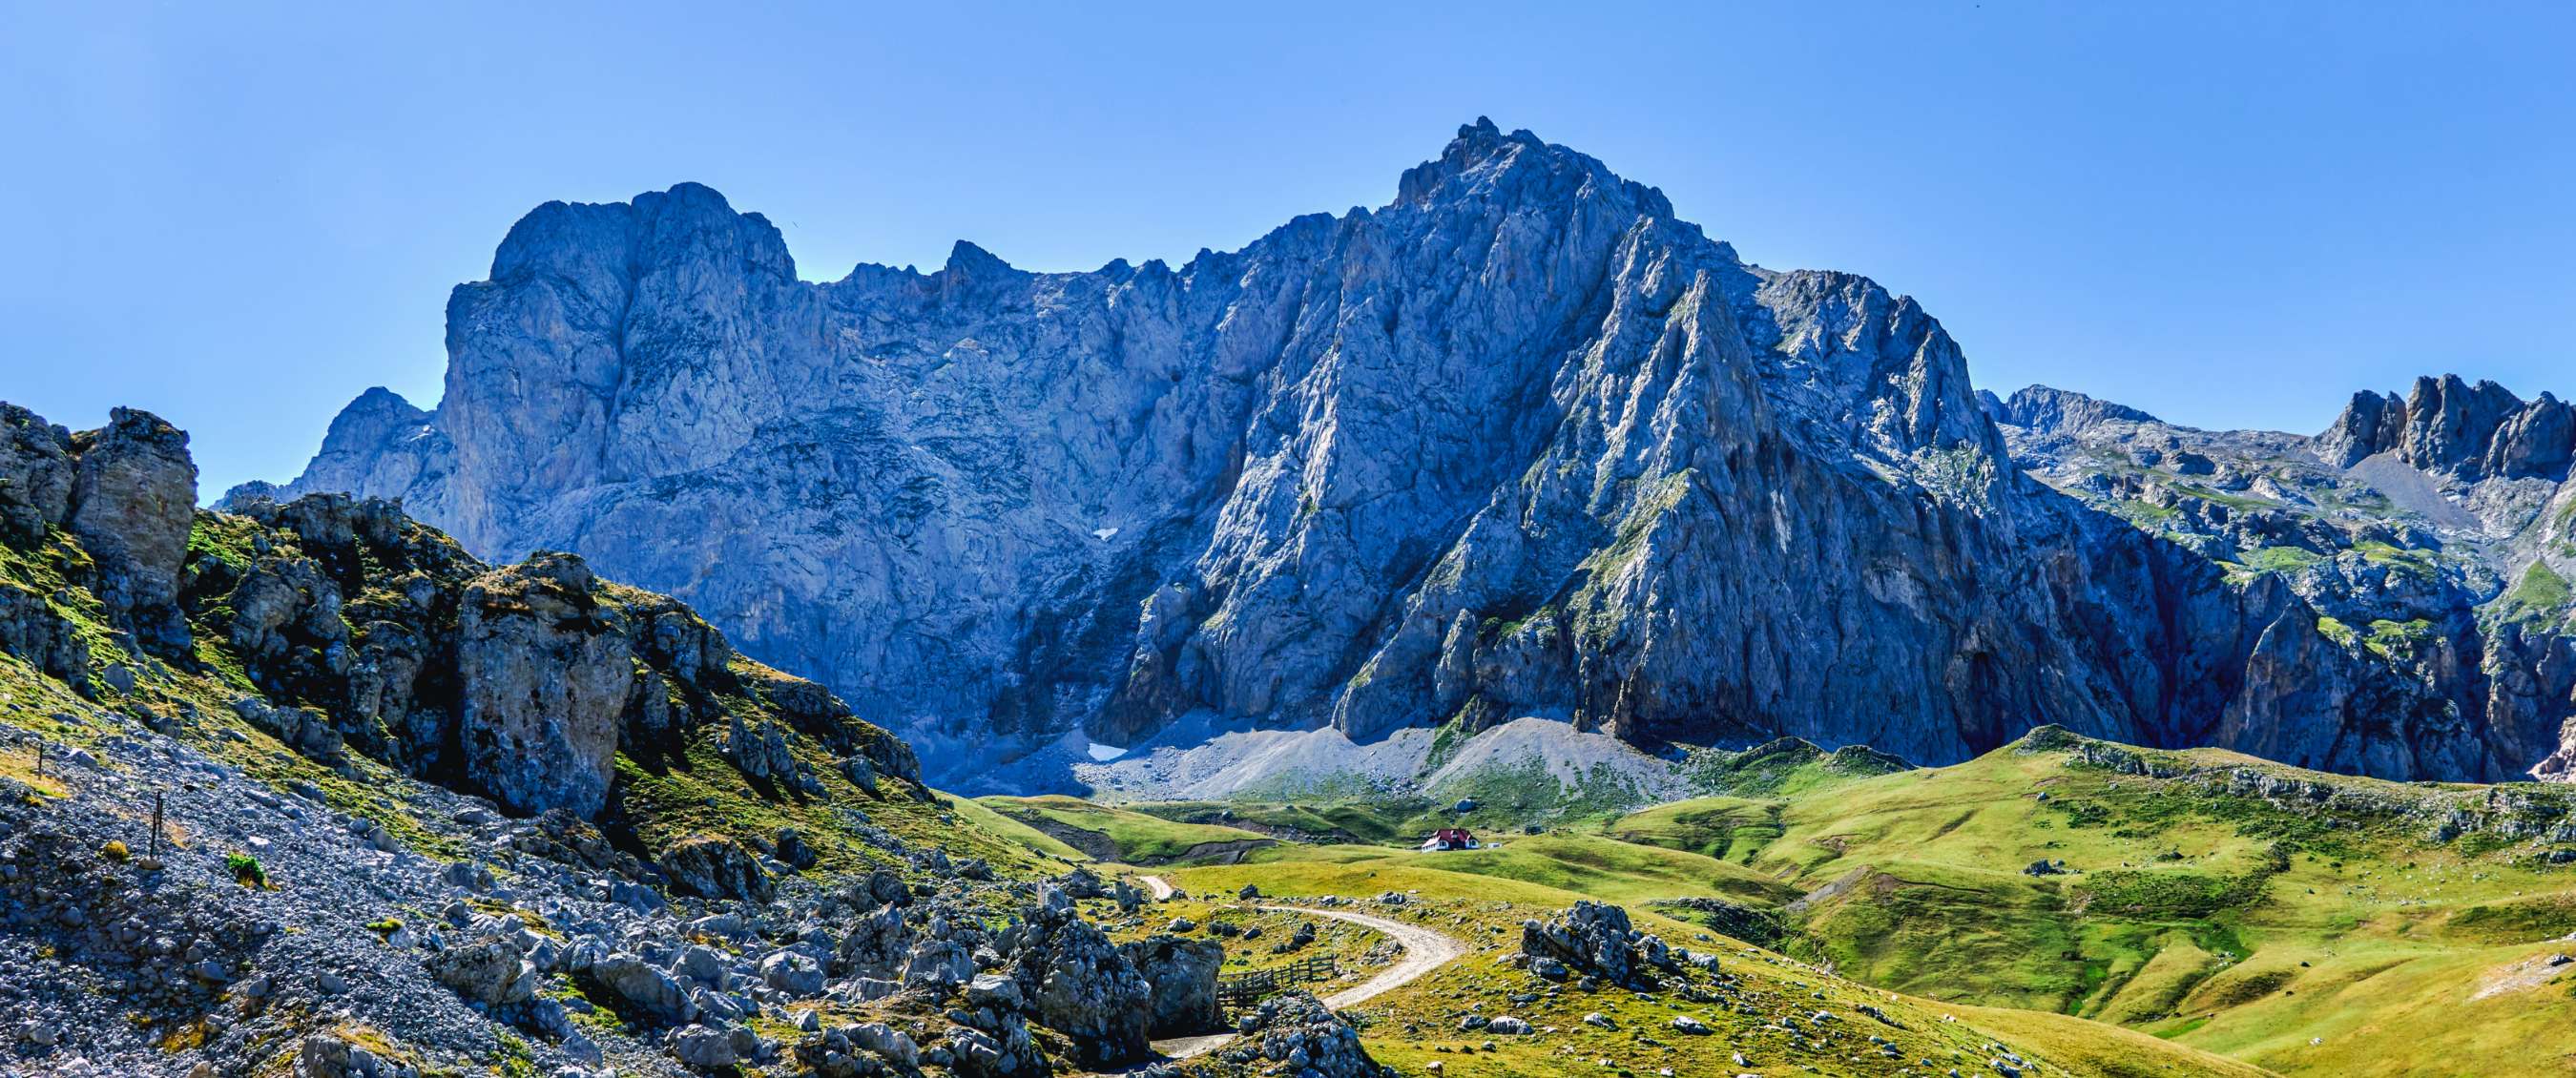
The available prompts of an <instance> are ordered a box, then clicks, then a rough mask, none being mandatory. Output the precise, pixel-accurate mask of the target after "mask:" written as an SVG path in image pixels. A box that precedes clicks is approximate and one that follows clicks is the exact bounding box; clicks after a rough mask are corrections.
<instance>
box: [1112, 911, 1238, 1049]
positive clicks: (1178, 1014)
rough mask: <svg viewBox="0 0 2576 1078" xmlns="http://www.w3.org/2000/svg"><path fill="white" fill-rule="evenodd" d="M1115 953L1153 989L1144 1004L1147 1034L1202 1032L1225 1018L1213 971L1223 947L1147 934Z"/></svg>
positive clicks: (1221, 958)
mask: <svg viewBox="0 0 2576 1078" xmlns="http://www.w3.org/2000/svg"><path fill="white" fill-rule="evenodd" d="M1118 951H1119V953H1120V954H1121V955H1123V956H1125V957H1126V959H1127V962H1128V964H1129V965H1132V966H1134V967H1136V972H1137V973H1138V974H1140V975H1142V976H1143V977H1144V978H1145V980H1146V981H1147V982H1148V983H1150V984H1151V985H1152V986H1153V995H1152V996H1151V998H1150V999H1149V1000H1148V1002H1147V1004H1146V1013H1147V1015H1148V1017H1147V1019H1146V1030H1147V1032H1148V1033H1150V1034H1151V1035H1153V1036H1155V1037H1179V1036H1186V1035H1189V1034H1194V1033H1207V1032H1211V1031H1214V1030H1215V1029H1217V1028H1218V1026H1219V1025H1220V1024H1221V1023H1222V1022H1223V1021H1224V1020H1225V1013H1224V1011H1223V1010H1222V1009H1221V1008H1220V1007H1219V1006H1218V1005H1217V998H1216V980H1217V973H1218V972H1219V970H1220V969H1222V968H1223V967H1224V965H1225V946H1224V945H1223V944H1220V943H1217V942H1216V941H1214V940H1185V939H1175V938H1173V937H1170V936H1151V937H1147V938H1145V939H1142V940H1138V941H1136V942H1134V943H1130V944H1126V945H1124V946H1121V947H1120V948H1119V949H1118Z"/></svg>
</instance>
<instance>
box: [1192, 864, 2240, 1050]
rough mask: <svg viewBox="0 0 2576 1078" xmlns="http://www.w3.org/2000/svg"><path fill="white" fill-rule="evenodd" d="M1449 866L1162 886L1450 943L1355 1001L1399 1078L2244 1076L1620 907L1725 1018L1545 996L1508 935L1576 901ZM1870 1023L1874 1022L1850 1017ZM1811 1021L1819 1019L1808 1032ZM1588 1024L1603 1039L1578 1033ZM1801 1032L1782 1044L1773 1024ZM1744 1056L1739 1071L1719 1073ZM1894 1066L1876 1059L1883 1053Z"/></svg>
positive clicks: (1682, 1004)
mask: <svg viewBox="0 0 2576 1078" xmlns="http://www.w3.org/2000/svg"><path fill="white" fill-rule="evenodd" d="M1463 864H1465V862H1463V861H1460V860H1458V859H1456V858H1455V857H1452V858H1448V859H1435V858H1432V857H1430V856H1428V855H1426V856H1424V857H1422V858H1419V859H1407V858H1370V859H1364V860H1358V861H1351V862H1338V861H1332V860H1323V859H1316V860H1294V859H1285V860H1274V861H1271V862H1268V863H1263V864H1258V865H1237V866H1212V867H1201V868H1191V869H1182V870H1176V871H1172V872H1166V873H1164V875H1165V877H1166V878H1167V879H1170V880H1171V881H1172V882H1173V883H1174V884H1176V885H1178V886H1181V887H1183V888H1185V889H1188V890H1190V891H1192V892H1193V893H1197V894H1219V895H1223V894H1230V893H1232V892H1233V891H1234V890H1235V889H1237V888H1239V887H1241V886H1243V885H1244V884H1247V883H1251V884H1257V885H1259V886H1260V887H1261V888H1262V889H1263V892H1264V894H1265V895H1267V896H1271V897H1270V898H1269V899H1267V900H1271V901H1275V900H1277V899H1278V898H1281V897H1285V898H1290V899H1296V898H1303V897H1315V896H1323V895H1342V896H1353V895H1358V896H1369V895H1376V894H1379V893H1382V892H1386V891H1397V892H1402V893H1404V894H1405V895H1406V901H1405V903H1404V904H1402V905H1400V906H1392V907H1390V906H1384V905H1378V904H1375V903H1363V904H1362V906H1363V908H1365V909H1368V910H1369V911H1370V912H1374V913H1377V914H1379V915H1382V916H1390V917H1396V918H1401V919H1405V920H1410V921H1415V922H1418V923H1421V924H1424V925H1427V926H1430V927H1433V928H1436V929H1439V930H1440V931H1443V932H1446V933H1448V934H1450V935H1452V936H1455V937H1458V938H1460V939H1462V940H1464V941H1466V942H1467V943H1469V944H1470V947H1471V951H1470V953H1469V954H1468V955H1467V956H1466V957H1464V958H1461V959H1459V960H1457V961H1455V962H1453V963H1451V964H1449V965H1447V966H1445V967H1442V968H1441V969H1440V970H1438V971H1437V972H1434V973H1432V974H1430V975H1429V976H1426V977H1424V978H1423V979H1421V980H1419V981H1415V982H1413V983H1411V984H1408V985H1406V986H1404V987H1402V988H1399V989H1397V990H1395V991H1394V992H1391V993H1389V994H1387V995H1385V996H1381V997H1378V998H1377V999H1376V1000H1372V1001H1370V1003H1369V1004H1368V1005H1366V1006H1365V1007H1363V1008H1361V1009H1360V1010H1359V1011H1358V1012H1357V1017H1358V1018H1359V1020H1360V1021H1362V1022H1363V1023H1364V1028H1365V1034H1364V1037H1365V1042H1366V1044H1367V1046H1368V1049H1369V1051H1370V1053H1371V1054H1373V1055H1375V1056H1376V1057H1377V1058H1378V1059H1379V1060H1380V1061H1381V1062H1385V1063H1389V1064H1392V1065H1394V1066H1396V1067H1397V1068H1398V1069H1399V1070H1401V1071H1403V1072H1404V1073H1408V1074H1419V1073H1430V1071H1428V1069H1427V1068H1428V1067H1429V1066H1430V1065H1432V1064H1435V1063H1436V1064H1438V1065H1439V1066H1440V1070H1439V1071H1438V1072H1437V1073H1439V1074H1441V1075H1444V1076H1447V1078H1523V1076H1565V1078H1571V1076H1574V1075H1602V1074H1630V1075H1636V1074H1654V1073H1658V1072H1660V1071H1665V1070H1669V1071H1670V1072H1671V1073H1673V1074H1676V1075H1680V1074H1737V1073H1761V1074H1775V1073H1817V1074H1829V1075H1843V1074H1869V1075H1882V1074H1883V1075H1894V1074H1900V1073H1913V1074H1925V1073H1929V1074H1941V1073H1943V1072H1945V1071H1946V1070H1948V1069H1950V1068H1957V1069H1958V1070H1959V1071H1960V1072H1961V1073H1963V1074H1964V1073H1970V1072H1977V1073H1988V1074H1992V1073H1996V1072H1995V1071H1992V1070H1990V1069H1989V1068H1988V1066H1987V1063H1988V1061H1989V1060H1990V1059H1994V1058H1996V1057H1997V1056H1998V1055H1999V1049H1998V1047H1997V1046H1998V1045H2000V1046H2001V1049H2000V1050H2009V1051H2011V1052H2014V1053H2016V1054H2018V1055H2020V1056H2021V1057H2023V1058H2024V1059H2026V1060H2029V1061H2031V1062H2032V1063H2035V1064H2037V1069H2036V1070H2035V1071H2031V1072H2026V1073H2042V1074H2070V1075H2110V1076H2122V1078H2126V1076H2138V1078H2145V1076H2150V1075H2152V1076H2159V1078H2179V1076H2187V1075H2209V1076H2219V1075H2227V1076H2252V1075H2258V1074H2260V1073H2261V1072H2260V1071H2259V1070H2257V1069H2255V1068H2252V1067H2248V1066H2245V1065H2243V1064H2241V1063H2236V1062H2233V1061H2230V1060H2226V1059H2223V1058H2220V1057H2217V1056H2215V1055H2211V1054H2209V1053H2206V1052H2202V1051H2199V1050H2196V1049H2192V1048H2188V1047H2184V1046H2181V1045H2175V1044H2169V1043H2166V1042H2164V1041H2159V1040H2157V1039H2155V1038H2152V1037H2146V1036H2143V1035H2136V1034H2129V1033H2127V1032H2126V1031H2121V1030H2116V1029H2111V1028H2108V1027H2104V1026H2101V1025H2099V1024H2096V1023H2092V1022H2087V1021H2083V1020H2080V1019H2075V1018H2068V1017H2064V1016H2056V1015H2029V1014H2022V1013H2018V1012H1994V1013H1991V1014H1989V1013H1987V1012H1982V1011H1978V1010H1974V1009H1966V1008H1958V1007H1953V1006H1948V1005H1945V1004H1942V1003H1939V1002H1936V1001H1931V1000H1924V999H1917V998H1913V997H1909V996H1904V995H1901V994H1894V993H1889V992H1885V991H1880V990H1876V989H1872V988H1867V987H1864V986H1862V985H1858V984H1855V983H1852V982H1851V981H1848V980H1845V979H1842V978H1838V977H1834V976H1832V975H1830V974H1828V973H1826V972H1825V971H1823V970H1821V969H1818V968H1816V967H1814V966H1811V965H1808V964H1806V963H1802V962H1799V961H1796V960H1794V959H1791V958H1787V957H1784V956H1781V955H1778V954H1774V953H1771V952H1767V951H1761V950H1757V949H1754V948H1750V947H1746V946H1743V945H1741V944H1738V943H1735V942H1733V941H1730V940H1724V939H1720V938H1717V937H1714V936H1712V935H1709V934H1707V933H1704V932H1701V931H1700V930H1698V929H1697V928H1695V927H1694V926H1691V925H1688V924H1684V923H1681V922H1677V921H1673V920H1670V919H1667V918H1664V917H1660V916H1657V915H1655V914H1652V913H1650V912H1647V911H1645V910H1643V909H1641V908H1636V907H1632V908H1631V913H1632V915H1634V918H1635V921H1636V923H1637V926H1638V927H1639V928H1641V929H1643V930H1646V931H1650V932H1655V933H1658V934H1660V935H1662V936H1664V937H1665V938H1667V939H1669V940H1671V941H1674V942H1675V943H1676V944H1680V945H1686V946H1689V947H1694V948H1699V949H1702V950H1708V951H1714V952H1716V953H1718V954H1719V955H1720V962H1721V966H1722V968H1723V971H1724V972H1725V973H1726V974H1727V975H1729V976H1731V977H1734V978H1736V979H1737V982H1736V985H1735V986H1734V987H1735V992H1736V994H1735V996H1734V999H1735V1000H1736V1004H1735V1005H1734V1006H1722V1005H1717V1004H1714V1003H1711V1002H1700V1001H1694V1000H1691V999H1687V998H1683V997H1681V996H1679V995H1675V996H1657V995H1653V994H1642V993H1631V992H1625V991H1619V990H1615V989H1603V990H1600V991H1591V992H1587V991H1583V990H1581V989H1579V988H1573V987H1569V988H1566V989H1564V990H1562V991H1561V992H1550V991H1548V990H1546V986H1544V985H1543V984H1542V983H1541V982H1538V981H1536V980H1535V979H1534V978H1532V977H1530V976H1529V975H1528V974H1526V973H1523V972H1521V971H1518V970H1513V969H1510V968H1507V967H1504V966H1501V965H1498V964H1497V959H1499V958H1501V957H1503V956H1504V955H1506V954H1508V953H1510V952H1511V951H1513V950H1514V949H1516V947H1517V944H1518V940H1519V925H1520V922H1521V920H1522V919H1524V918H1529V917H1545V916H1548V915H1550V914H1552V913H1553V912H1555V911H1557V910H1560V909H1562V908H1564V907H1566V906H1568V905H1571V904H1572V903H1573V902H1574V901H1575V900H1576V899H1577V898H1580V897H1583V895H1582V894H1581V893H1578V892H1576V891H1572V890H1565V889H1560V888H1557V887H1552V886H1547V885H1543V884H1538V883H1531V882H1525V881H1522V880H1516V879H1508V878H1499V877H1496V876H1491V875H1482V874H1475V873H1470V872H1465V871H1455V870H1453V867H1454V866H1460V865H1463ZM1864 1006H1867V1007H1872V1008H1876V1009H1878V1010H1879V1011H1881V1012H1882V1013H1884V1014H1885V1015H1886V1016H1887V1018H1886V1020H1885V1021H1881V1020H1879V1019H1876V1018H1873V1017H1869V1016H1868V1013H1867V1012H1866V1011H1863V1010H1861V1008H1862V1007H1864ZM1471 1010H1472V1011H1474V1012H1476V1013H1481V1014H1484V1015H1487V1016H1489V1017H1490V1016H1500V1015H1511V1016H1514V1017H1518V1018H1521V1019H1523V1020H1525V1021H1527V1022H1528V1023H1529V1024H1530V1025H1531V1026H1532V1027H1533V1029H1534V1030H1536V1032H1534V1033H1533V1034H1530V1035H1525V1036H1508V1035H1507V1036H1490V1035H1487V1034H1484V1033H1480V1032H1462V1031H1460V1030H1459V1029H1458V1023H1459V1019H1460V1016H1461V1015H1464V1014H1466V1013H1469V1012H1470V1011H1471ZM1818 1011H1824V1012H1827V1013H1829V1014H1831V1015H1833V1017H1832V1018H1831V1019H1828V1020H1826V1021H1825V1022H1824V1023H1821V1024H1820V1023H1817V1022H1815V1021H1814V1020H1813V1019H1812V1017H1811V1016H1812V1015H1814V1014H1815V1013H1816V1012H1818ZM1596 1014H1597V1015H1600V1016H1601V1017H1602V1018H1604V1019H1606V1020H1607V1021H1608V1022H1609V1023H1610V1026H1612V1027H1615V1028H1609V1027H1604V1026H1601V1025H1595V1024H1589V1023H1587V1022H1586V1021H1585V1020H1584V1019H1585V1018H1586V1016H1589V1015H1596ZM1684 1015H1687V1016H1689V1017H1692V1018H1695V1019H1697V1020H1699V1021H1701V1022H1702V1023H1704V1024H1705V1025H1706V1026H1707V1027H1708V1028H1709V1030H1710V1032H1708V1033H1706V1034H1702V1035H1691V1034H1685V1033H1681V1032H1678V1031H1676V1030H1675V1029H1673V1028H1672V1025H1671V1023H1672V1022H1673V1020H1674V1018H1676V1017H1677V1016H1684ZM1784 1018H1785V1019H1787V1020H1788V1021H1789V1022H1794V1023H1801V1024H1803V1031H1802V1032H1793V1030H1792V1028H1791V1027H1790V1026H1789V1025H1786V1024H1783V1022H1782V1020H1783V1019H1784ZM1739 1052H1740V1053H1743V1054H1744V1057H1745V1059H1746V1062H1745V1063H1742V1064H1739V1063H1737V1062H1735V1059H1734V1057H1735V1054H1736V1053H1739ZM1891 1053H1892V1054H1891Z"/></svg>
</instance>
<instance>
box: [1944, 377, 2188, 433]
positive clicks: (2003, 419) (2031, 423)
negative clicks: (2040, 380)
mask: <svg viewBox="0 0 2576 1078" xmlns="http://www.w3.org/2000/svg"><path fill="white" fill-rule="evenodd" d="M1977 402H1978V403H1979V404H1980V405H1983V406H1984V408H1985V410H1986V414H1987V415H1988V416H1990V417H1992V418H1993V419H1994V421H1995V422H1997V423H2001V424H2003V425H2005V426H2008V427H2023V428H2027V429H2029V430H2032V431H2036V432H2039V433H2056V432H2059V431H2071V430H2079V429H2082V428H2084V427H2089V426H2092V425H2094V424H2096V423H2104V422H2113V421H2117V422H2124V423H2161V422H2163V420H2160V419H2157V418H2156V417H2154V416H2152V415H2148V414H2147V413H2145V412H2143V411H2140V410H2138V409H2136V408H2131V407H2129V406H2128V405H2125V404H2114V403H2112V402H2110V401H2106V400H2103V399H2101V398H2099V397H2091V396H2086V395H2085V394H2082V393H2078V392H2075V391H2074V390H2071V389H2056V388H2052V387H2049V386H2043V385H2029V386H2023V387H2022V388H2020V389H2017V390H2014V391H2013V395H2012V396H2010V397H1997V396H1995V395H1994V394H1993V393H1990V392H1987V391H1985V390H1982V389H1981V390H1978V391H1977Z"/></svg>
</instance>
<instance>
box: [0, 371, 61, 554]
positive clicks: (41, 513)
mask: <svg viewBox="0 0 2576 1078" xmlns="http://www.w3.org/2000/svg"><path fill="white" fill-rule="evenodd" d="M72 475H73V465H72V436H71V432H70V431H66V430H64V429H63V428H61V427H58V426H55V425H53V424H51V423H47V422H45V420H44V417H42V416H39V415H37V414H35V413H34V412H30V411H28V410H26V409H24V408H21V407H18V406H17V405H14V404H7V403H0V539H6V540H7V541H9V542H11V543H14V544H17V545H20V546H28V547H33V546H35V545H36V544H38V543H41V542H43V541H44V538H45V529H46V528H48V527H53V526H57V525H60V524H61V523H62V522H63V519H64V518H65V517H67V516H69V515H70V513H71V502H72Z"/></svg>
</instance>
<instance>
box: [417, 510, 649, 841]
mask: <svg viewBox="0 0 2576 1078" xmlns="http://www.w3.org/2000/svg"><path fill="white" fill-rule="evenodd" d="M596 585H597V581H596V580H595V579H594V578H593V577H592V576H591V573H590V569H589V567H588V566H586V565H584V564H583V563H582V560H581V559H580V558H577V557H573V556H571V555H566V554H556V553H552V552H540V553H539V554H537V555H536V556H534V557H531V558H529V559H528V560H527V561H526V562H523V563H521V564H518V565H512V566H507V567H504V568H500V569H495V570H492V571H491V572H489V573H486V574H484V575H483V576H482V577H480V578H478V579H476V580H475V581H474V582H473V583H472V584H471V585H469V586H468V587H467V588H466V590H465V598H464V602H463V603H462V604H461V606H460V608H459V610H458V614H457V645H456V661H457V668H458V673H459V679H460V680H461V681H462V682H463V686H462V688H463V698H464V703H463V707H462V709H461V713H460V715H459V719H460V725H459V729H458V738H459V741H460V743H461V744H462V746H463V748H464V762H465V770H466V773H467V774H468V775H471V776H472V777H473V778H474V780H475V781H476V782H478V783H481V784H482V785H483V786H484V787H485V788H487V789H489V790H491V791H492V793H493V796H495V797H497V798H498V799H500V801H501V803H503V804H505V805H508V806H510V807H512V808H515V809H518V810H520V811H523V812H542V811H544V810H546V809H550V808H568V809H571V810H573V811H574V812H575V813H577V814H580V815H583V816H591V815H596V814H597V813H598V812H599V809H600V807H601V806H602V805H604V804H606V803H607V800H608V783H609V779H610V777H611V772H612V768H611V761H612V760H613V759H614V757H615V756H616V754H617V731H618V718H619V716H621V715H623V714H625V712H626V702H627V697H628V695H629V694H630V693H632V692H633V691H634V686H635V680H636V679H635V658H634V646H633V643H632V641H631V640H630V639H629V638H628V637H627V635H626V632H625V630H624V625H623V623H622V620H621V619H617V618H614V617H608V616H603V615H602V614H601V613H600V611H599V605H600V601H599V599H598V597H597V596H595V595H593V594H592V592H593V590H594V588H595V587H596Z"/></svg>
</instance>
